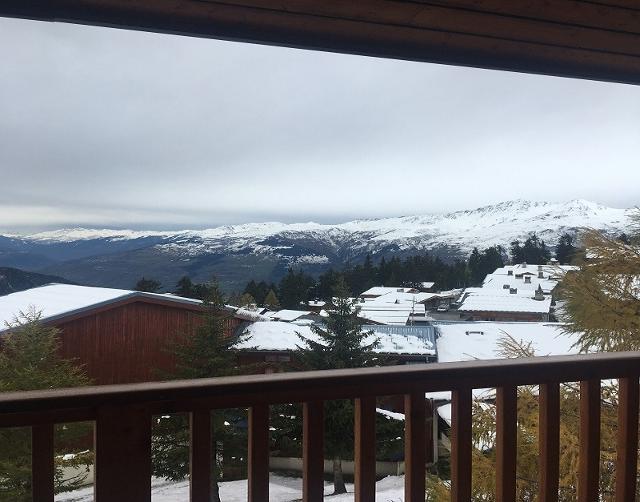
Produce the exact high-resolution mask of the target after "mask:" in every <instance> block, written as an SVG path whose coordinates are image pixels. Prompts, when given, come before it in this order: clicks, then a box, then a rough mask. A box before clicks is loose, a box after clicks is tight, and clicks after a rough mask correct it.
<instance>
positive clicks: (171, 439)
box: [151, 282, 246, 502]
mask: <svg viewBox="0 0 640 502" xmlns="http://www.w3.org/2000/svg"><path fill="white" fill-rule="evenodd" d="M209 291H210V295H211V296H210V297H209V299H208V300H207V301H206V302H205V312H204V314H203V316H202V322H201V324H200V325H199V326H198V327H197V328H196V329H195V332H194V333H192V334H190V333H183V334H181V335H180V337H179V339H178V341H177V342H175V343H174V344H172V346H170V347H169V351H170V352H171V353H172V354H173V355H174V356H175V360H176V365H175V370H174V371H173V372H172V373H171V374H170V375H163V376H164V377H167V378H169V379H193V378H210V377H218V376H229V375H236V374H239V373H240V372H241V370H240V367H239V365H238V361H237V352H236V350H235V348H236V346H237V345H238V343H240V342H241V341H242V340H243V339H244V338H243V337H242V336H240V337H238V336H231V335H229V334H227V333H226V332H225V320H226V319H227V318H228V316H229V315H228V314H226V313H225V312H224V303H223V301H222V295H221V293H220V291H219V289H218V286H217V283H215V282H214V283H212V284H211V285H209ZM245 370H246V368H245ZM211 416H212V426H213V427H214V429H215V437H216V443H222V444H224V445H225V447H223V450H224V451H225V457H227V455H226V454H227V453H228V451H229V450H231V449H232V447H231V445H232V444H234V443H237V442H238V439H237V437H236V436H238V435H241V436H242V439H241V442H242V441H244V439H245V434H244V432H240V431H239V429H238V428H237V427H236V424H237V423H239V422H240V421H241V420H242V419H243V417H242V416H241V414H240V413H239V412H238V410H219V411H215V412H213V413H212V415H211ZM225 424H229V425H225ZM245 443H246V442H245ZM212 448H213V450H214V453H213V457H214V459H216V460H219V456H218V455H216V454H215V450H216V444H214V445H212ZM151 453H152V461H153V473H154V475H155V476H158V477H163V478H167V479H170V480H174V481H177V480H181V479H184V478H186V477H187V476H188V474H189V468H188V458H189V431H188V421H187V417H186V416H184V415H172V416H170V417H168V418H167V417H162V418H159V419H157V420H156V422H155V423H154V427H153V435H152V450H151ZM221 469H222V465H217V464H216V466H215V472H214V473H213V476H212V482H213V493H214V501H216V502H217V501H219V500H220V498H219V494H218V484H217V480H218V479H219V477H220V474H221V472H222V471H221Z"/></svg>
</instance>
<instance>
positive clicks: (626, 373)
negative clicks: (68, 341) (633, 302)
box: [0, 352, 640, 502]
mask: <svg viewBox="0 0 640 502" xmlns="http://www.w3.org/2000/svg"><path fill="white" fill-rule="evenodd" d="M639 377H640V352H621V353H609V354H591V355H578V356H553V357H551V356H550V357H536V358H527V359H510V360H504V359H502V360H493V361H471V362H459V363H439V364H425V365H416V366H391V367H383V368H363V369H349V370H327V371H313V372H299V373H286V374H271V375H250V376H236V377H225V378H211V379H199V380H181V381H172V382H155V383H141V384H128V385H112V386H101V387H82V388H72V389H56V390H44V391H30V392H13V393H5V394H0V427H10V426H33V427H34V429H33V431H34V432H33V437H34V443H33V445H34V452H33V469H34V470H36V471H37V472H35V471H34V477H33V479H34V490H36V489H37V493H38V497H39V498H38V500H39V501H40V500H43V501H45V502H51V501H52V500H53V498H52V497H53V495H52V494H53V476H52V472H51V469H52V465H53V464H52V458H51V457H52V454H53V453H52V444H53V427H52V424H53V423H58V422H72V421H78V420H94V421H95V422H96V427H95V434H96V439H95V446H96V478H95V479H96V482H95V495H96V500H97V502H112V501H114V502H115V501H121V500H141V501H148V500H149V499H150V497H151V491H150V475H151V461H150V439H151V416H152V414H154V413H172V412H189V413H191V420H190V424H191V429H192V430H191V434H192V442H193V445H192V451H191V459H192V463H194V465H191V466H190V468H191V473H192V477H193V479H192V480H191V492H190V493H191V500H192V501H194V502H196V501H205V500H208V499H209V497H210V489H211V477H210V476H211V471H212V468H211V461H212V459H211V458H210V456H211V450H210V444H211V431H210V429H209V427H208V426H209V425H210V423H209V422H210V421H209V412H210V411H211V410H212V409H216V408H226V407H246V408H249V483H248V486H249V500H250V501H251V502H257V501H267V500H268V448H269V432H268V430H269V405H270V404H277V403H298V402H299V403H303V405H304V406H303V409H304V437H303V438H302V441H303V444H304V457H305V458H304V473H303V478H304V480H303V485H304V500H305V501H308V502H312V501H313V502H315V501H319V500H321V499H322V489H323V488H322V487H323V484H322V459H321V458H319V457H318V456H319V455H322V449H323V448H322V444H323V442H322V417H323V411H322V410H323V401H325V400H333V399H343V398H354V399H356V414H355V424H354V426H355V430H356V434H355V441H356V444H355V451H356V484H355V486H356V491H357V492H358V493H356V500H367V499H370V498H371V496H372V494H373V488H374V482H375V453H374V452H375V420H374V416H375V398H376V397H377V396H388V395H401V396H404V402H405V420H406V422H405V462H406V476H405V499H406V500H411V501H418V500H424V488H425V486H424V482H425V476H424V468H425V451H426V437H425V424H426V420H425V409H426V407H425V404H426V403H425V394H424V393H425V392H430V391H447V390H449V391H452V416H453V420H452V437H451V441H452V458H451V474H452V479H451V488H452V499H453V500H455V501H468V500H469V498H470V496H471V453H472V444H471V425H472V416H471V415H472V393H471V390H472V389H474V388H496V389H497V392H496V396H497V401H496V405H497V435H496V439H497V462H498V463H497V479H496V487H497V490H496V496H497V500H500V501H504V502H506V501H515V497H516V470H515V463H516V459H517V445H516V435H517V423H516V412H517V394H516V388H517V386H518V385H540V424H541V433H540V487H539V488H540V493H539V498H540V500H544V501H547V502H549V501H554V500H557V494H558V475H559V470H558V456H559V447H558V440H559V438H558V421H559V395H558V384H559V383H561V382H572V381H580V382H581V392H580V394H581V406H580V419H581V427H580V443H581V449H580V469H579V471H580V472H579V487H578V497H579V500H581V501H585V502H586V501H596V500H597V497H598V483H599V480H598V460H599V453H600V448H599V437H600V429H599V427H600V419H599V410H600V408H599V407H600V382H601V380H604V379H619V380H620V381H621V394H620V400H621V405H620V409H619V423H620V426H619V428H618V452H617V454H618V460H617V468H618V471H617V472H618V473H619V477H618V479H617V487H616V492H617V493H616V497H617V498H616V500H619V501H623V500H634V498H635V490H636V476H637V472H636V468H637V455H638V452H637V448H636V446H635V445H636V444H637V432H638V430H637V427H638V426H637V424H638V388H639V386H638V378H639ZM316 434H319V436H318V435H316ZM201 443H202V444H201ZM312 457H313V458H312ZM125 479H126V482H123V480H125ZM34 493H35V491H34Z"/></svg>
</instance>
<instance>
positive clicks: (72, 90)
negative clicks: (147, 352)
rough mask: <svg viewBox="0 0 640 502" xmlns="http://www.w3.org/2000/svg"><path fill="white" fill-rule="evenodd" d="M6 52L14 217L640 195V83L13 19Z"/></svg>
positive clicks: (86, 219)
mask: <svg viewBox="0 0 640 502" xmlns="http://www.w3.org/2000/svg"><path fill="white" fill-rule="evenodd" d="M0 61H2V65H1V66H0V110H2V113H1V114H0V227H5V228H9V227H24V226H29V225H36V226H37V225H73V224H92V223H93V224H96V225H100V224H109V225H117V224H118V223H119V222H121V223H122V225H123V226H136V227H144V226H149V225H153V226H162V225H163V223H164V224H165V225H166V226H174V225H184V226H191V227H194V226H207V225H216V224H221V223H237V222H241V221H249V220H251V221H254V220H269V219H285V220H289V221H293V220H306V219H310V218H313V219H316V220H321V221H337V220H338V219H347V218H353V217H376V216H384V215H394V214H410V213H414V214H417V213H424V212H431V211H447V210H453V209H464V208H468V207H473V206H476V205H479V204H485V203H491V202H496V201H500V200H505V199H513V198H532V199H542V200H566V199H570V198H578V197H580V198H588V199H593V200H596V201H598V202H602V203H605V204H609V205H614V206H630V205H633V204H635V203H637V202H638V196H639V195H640V193H639V190H638V188H637V187H639V186H640V166H639V165H638V155H637V152H638V151H640V88H638V87H632V86H624V85H616V84H604V83H598V82H588V81H577V80H568V79H560V78H552V77H542V76H531V75H521V74H513V73H505V72H494V71H486V70H477V69H468V68H455V67H446V66H439V65H428V64H419V63H411V62H403V61H391V60H381V59H374V58H364V57H356V56H346V55H338V54H328V53H320V52H308V51H300V50H292V49H283V48H274V47H264V46H256V45H248V44H234V43H229V42H220V41H214V40H201V39H192V38H182V37H174V36H165V35H157V34H148V33H139V32H127V31H119V30H113V29H105V28H93V27H83V26H73V25H65V24H47V23H39V22H32V21H21V20H6V19H3V20H0ZM43 207H45V208H49V213H47V214H50V215H51V217H50V218H45V217H44V216H43V213H42V212H41V211H42V208H43Z"/></svg>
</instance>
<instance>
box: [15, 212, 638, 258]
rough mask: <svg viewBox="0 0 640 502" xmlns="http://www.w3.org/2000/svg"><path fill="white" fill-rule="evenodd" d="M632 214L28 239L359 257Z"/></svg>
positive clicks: (496, 240) (461, 244) (550, 232)
mask: <svg viewBox="0 0 640 502" xmlns="http://www.w3.org/2000/svg"><path fill="white" fill-rule="evenodd" d="M629 214H630V210H626V209H615V208H610V207H606V206H603V205H601V204H597V203H594V202H590V201H587V200H581V199H576V200H572V201H568V202H560V203H555V202H540V201H530V200H522V199H517V200H511V201H505V202H500V203H497V204H492V205H488V206H484V207H480V208H477V209H472V210H465V211H455V212H452V213H448V214H426V215H419V216H400V217H391V218H379V219H371V220H355V221H350V222H346V223H340V224H336V225H331V224H320V223H314V222H307V223H293V224H286V223H279V222H264V223H246V224H242V225H225V226H220V227H215V228H210V229H205V230H183V231H177V232H176V231H141V230H110V229H86V228H73V229H63V230H55V231H51V232H41V233H38V234H34V235H30V236H26V237H24V239H26V240H32V241H40V242H74V241H82V240H91V239H105V240H108V241H124V240H132V239H142V238H149V237H153V238H156V239H157V241H158V242H156V243H155V245H156V246H158V247H159V248H161V249H162V250H164V251H166V252H170V253H176V254H181V255H185V254H186V255H192V256H193V255H199V254H204V253H212V252H214V253H221V252H223V253H229V252H244V253H247V252H252V253H258V254H264V253H266V254H277V255H280V256H293V251H292V250H291V249H292V248H293V247H294V246H295V245H299V247H303V248H304V249H302V250H301V251H300V252H301V253H302V252H304V256H306V257H307V258H306V259H309V257H311V258H314V255H318V256H320V255H319V254H318V253H315V251H317V250H318V249H322V253H328V252H331V253H333V254H335V255H340V254H341V253H342V254H344V253H345V252H346V251H345V250H348V251H349V252H350V253H352V255H353V254H357V253H364V252H373V253H375V252H376V251H380V250H382V249H385V248H387V249H388V248H389V246H392V247H393V248H394V249H398V250H429V249H435V248H443V247H444V248H449V249H458V250H459V251H460V252H462V253H467V252H469V251H470V250H471V249H473V247H476V246H477V247H479V248H484V247H489V246H493V245H496V244H500V245H508V244H509V242H511V241H512V240H513V239H524V238H526V237H527V236H528V235H529V234H530V233H531V232H536V233H537V234H538V235H539V236H540V237H541V238H543V239H544V240H545V241H546V242H547V243H548V244H551V245H553V244H555V242H556V241H557V239H558V238H559V236H560V235H561V234H562V233H564V232H567V231H570V232H571V231H576V230H579V229H582V228H598V229H603V230H607V231H611V232H622V231H624V230H626V229H628V227H629V224H630V221H629ZM301 256H302V255H301ZM318 256H315V258H317V257H318ZM315 258H314V259H315ZM312 261H313V260H312ZM315 261H317V260H315Z"/></svg>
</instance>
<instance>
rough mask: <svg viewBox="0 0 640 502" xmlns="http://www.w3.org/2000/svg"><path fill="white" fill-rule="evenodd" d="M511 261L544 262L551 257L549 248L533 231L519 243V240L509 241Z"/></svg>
mask: <svg viewBox="0 0 640 502" xmlns="http://www.w3.org/2000/svg"><path fill="white" fill-rule="evenodd" d="M510 249H511V262H512V263H531V264H540V265H541V264H545V263H547V262H548V261H549V259H550V258H551V253H550V252H549V248H548V247H547V245H546V244H545V243H544V241H543V240H542V239H540V238H539V237H538V236H537V235H536V234H535V233H532V234H530V235H529V237H527V240H525V241H524V244H521V243H520V241H519V240H515V241H512V242H511V248H510Z"/></svg>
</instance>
